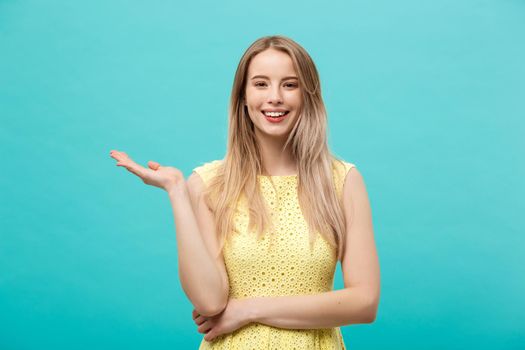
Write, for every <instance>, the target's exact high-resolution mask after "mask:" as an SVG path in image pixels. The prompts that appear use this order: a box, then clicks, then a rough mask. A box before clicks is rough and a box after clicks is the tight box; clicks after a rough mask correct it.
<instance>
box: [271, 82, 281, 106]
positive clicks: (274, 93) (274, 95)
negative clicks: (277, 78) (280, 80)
mask: <svg viewBox="0 0 525 350" xmlns="http://www.w3.org/2000/svg"><path fill="white" fill-rule="evenodd" d="M268 91H269V92H268V103H272V104H279V103H283V100H282V96H281V89H280V87H279V85H276V86H274V87H272V88H271V89H268Z"/></svg>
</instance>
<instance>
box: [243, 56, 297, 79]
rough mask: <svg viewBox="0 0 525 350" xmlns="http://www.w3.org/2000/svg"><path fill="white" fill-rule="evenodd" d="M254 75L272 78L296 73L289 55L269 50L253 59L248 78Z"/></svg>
mask: <svg viewBox="0 0 525 350" xmlns="http://www.w3.org/2000/svg"><path fill="white" fill-rule="evenodd" d="M254 75H266V76H268V77H270V78H271V77H280V76H289V75H296V72H295V69H294V67H293V62H292V59H291V58H290V56H288V54H287V53H285V52H282V51H278V50H275V49H267V50H264V51H262V52H260V53H258V54H257V55H255V56H254V57H253V58H252V60H251V62H250V66H249V67H248V78H251V77H252V76H254Z"/></svg>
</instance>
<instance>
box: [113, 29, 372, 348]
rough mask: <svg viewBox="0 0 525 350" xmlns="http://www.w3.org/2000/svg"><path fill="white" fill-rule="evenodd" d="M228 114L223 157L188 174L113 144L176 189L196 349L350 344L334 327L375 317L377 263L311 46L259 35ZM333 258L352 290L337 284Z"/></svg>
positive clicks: (361, 193)
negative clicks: (330, 123)
mask: <svg viewBox="0 0 525 350" xmlns="http://www.w3.org/2000/svg"><path fill="white" fill-rule="evenodd" d="M229 123H230V124H229V137H228V146H227V152H226V155H225V157H224V159H222V160H214V161H211V162H208V163H205V164H203V165H201V166H198V167H197V168H195V169H194V171H193V173H192V174H191V175H190V177H189V178H188V181H187V182H186V183H185V181H184V176H183V174H182V173H181V172H180V171H179V170H178V169H176V168H174V167H167V166H160V164H159V163H157V162H153V161H150V162H148V167H149V168H144V167H142V166H140V165H138V164H136V163H135V162H133V161H132V160H131V159H130V158H129V157H128V156H127V155H126V154H125V153H123V152H118V151H111V156H112V157H113V158H115V159H116V160H117V161H118V163H117V165H118V166H124V167H126V168H127V169H128V170H129V171H131V172H132V173H134V174H136V175H138V176H139V177H140V178H141V179H142V180H143V181H144V182H145V183H146V184H150V185H154V186H157V187H160V188H163V189H165V190H166V191H167V192H168V194H169V198H170V200H171V203H172V206H173V213H174V217H175V225H176V231H177V246H178V253H179V254H178V256H179V275H180V280H181V284H182V287H183V289H184V291H185V293H186V295H187V296H188V298H189V299H190V300H191V302H192V304H193V305H194V307H195V310H194V311H193V319H194V321H195V323H196V325H197V326H198V331H199V332H201V333H204V334H205V336H204V339H203V340H202V342H201V345H200V349H345V345H344V342H343V339H342V335H341V331H340V328H339V326H343V325H349V324H357V323H371V322H373V321H374V320H375V317H376V312H377V308H378V304H379V294H380V282H379V280H380V273H379V263H378V257H377V253H376V248H375V243H374V237H373V227H372V216H371V209H370V204H369V200H368V195H367V192H366V188H365V184H364V181H363V178H362V176H361V174H360V172H359V171H358V170H357V168H356V167H355V165H354V164H352V163H348V162H345V161H343V160H340V159H338V158H336V157H335V156H333V155H332V154H331V153H330V151H329V149H328V146H327V136H326V134H327V125H326V124H327V117H326V111H325V108H324V104H323V100H322V97H321V89H320V82H319V76H318V73H317V69H316V67H315V65H314V63H313V61H312V59H311V58H310V56H309V55H308V53H307V52H306V51H305V50H304V49H303V48H302V47H301V46H300V45H299V44H297V43H296V42H294V41H293V40H291V39H289V38H287V37H284V36H268V37H263V38H260V39H258V40H256V41H255V42H254V43H253V44H252V45H251V46H250V47H249V48H248V49H247V50H246V52H245V53H244V55H243V57H242V58H241V60H240V62H239V65H238V67H237V71H236V74H235V79H234V84H233V89H232V94H231V100H230V111H229ZM337 261H341V266H342V271H343V276H344V287H345V288H344V289H341V290H336V291H334V290H332V288H333V277H334V271H335V267H336V264H337Z"/></svg>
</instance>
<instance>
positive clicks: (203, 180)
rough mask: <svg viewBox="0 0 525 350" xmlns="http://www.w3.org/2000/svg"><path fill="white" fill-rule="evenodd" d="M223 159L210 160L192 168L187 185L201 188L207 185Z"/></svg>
mask: <svg viewBox="0 0 525 350" xmlns="http://www.w3.org/2000/svg"><path fill="white" fill-rule="evenodd" d="M223 161H224V160H222V159H217V160H212V161H209V162H206V163H202V164H200V165H198V166H196V167H195V168H193V170H192V173H191V175H190V176H189V177H188V181H187V184H188V187H190V188H195V187H196V188H202V187H203V186H207V185H208V183H209V182H210V180H211V179H212V178H213V177H214V176H215V174H216V172H217V169H218V167H219V166H220V165H221V164H222V163H223Z"/></svg>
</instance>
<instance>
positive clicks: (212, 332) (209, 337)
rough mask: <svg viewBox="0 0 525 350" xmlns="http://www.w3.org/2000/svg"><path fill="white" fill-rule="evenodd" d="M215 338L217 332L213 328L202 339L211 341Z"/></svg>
mask: <svg viewBox="0 0 525 350" xmlns="http://www.w3.org/2000/svg"><path fill="white" fill-rule="evenodd" d="M216 336H217V331H216V329H215V328H213V329H211V330H210V331H209V332H208V333H206V335H205V336H204V339H205V340H206V341H213V339H215V337H216Z"/></svg>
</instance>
